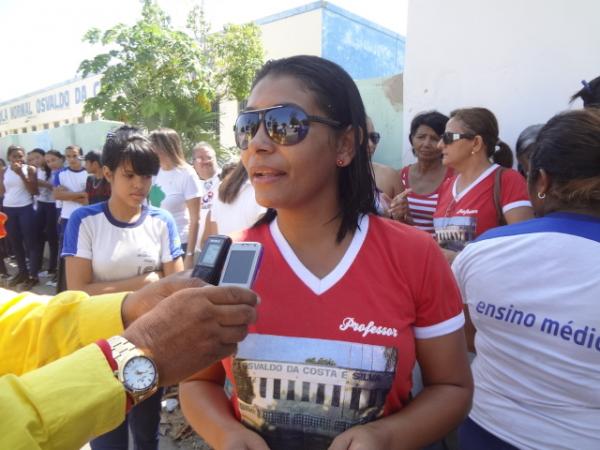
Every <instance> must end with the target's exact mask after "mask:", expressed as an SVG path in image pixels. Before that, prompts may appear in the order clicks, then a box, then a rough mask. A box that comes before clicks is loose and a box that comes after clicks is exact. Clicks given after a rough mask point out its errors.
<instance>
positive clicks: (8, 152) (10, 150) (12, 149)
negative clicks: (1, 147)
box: [6, 145, 25, 158]
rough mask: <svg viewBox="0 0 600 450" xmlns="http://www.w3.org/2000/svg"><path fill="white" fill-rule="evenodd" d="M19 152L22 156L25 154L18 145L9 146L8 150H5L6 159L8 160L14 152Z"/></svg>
mask: <svg viewBox="0 0 600 450" xmlns="http://www.w3.org/2000/svg"><path fill="white" fill-rule="evenodd" d="M19 150H21V151H22V152H23V154H24V153H25V149H24V148H23V147H21V146H20V145H10V146H9V147H8V149H6V157H7V158H10V155H12V154H13V153H14V152H18V151H19Z"/></svg>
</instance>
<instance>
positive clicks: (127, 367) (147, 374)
mask: <svg viewBox="0 0 600 450" xmlns="http://www.w3.org/2000/svg"><path fill="white" fill-rule="evenodd" d="M107 341H108V344H109V345H110V348H111V351H112V356H113V358H114V360H115V362H116V363H117V369H116V370H115V376H116V377H117V379H118V380H119V381H120V382H121V383H122V384H123V387H124V388H125V392H127V394H128V396H129V398H130V399H131V401H132V403H133V405H137V404H138V403H139V402H141V401H142V400H145V399H147V398H148V397H150V396H151V395H152V394H154V393H155V392H156V391H157V390H158V370H157V368H156V364H155V363H154V361H153V360H152V358H150V357H149V356H147V355H146V354H144V352H143V351H142V350H140V349H139V348H137V347H136V346H135V345H133V344H132V343H131V342H129V341H128V340H127V339H125V338H124V337H123V336H113V337H111V338H109V339H107Z"/></svg>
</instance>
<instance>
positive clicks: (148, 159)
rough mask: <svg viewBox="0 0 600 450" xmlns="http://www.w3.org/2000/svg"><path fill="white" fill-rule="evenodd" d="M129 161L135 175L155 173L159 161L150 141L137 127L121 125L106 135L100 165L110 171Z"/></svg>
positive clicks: (158, 166)
mask: <svg viewBox="0 0 600 450" xmlns="http://www.w3.org/2000/svg"><path fill="white" fill-rule="evenodd" d="M127 162H129V163H130V164H131V168H132V169H133V172H134V173H135V174H136V175H142V176H144V175H156V174H157V173H158V169H159V168H160V161H159V159H158V156H157V154H156V152H155V151H154V149H153V148H152V143H151V142H150V140H149V139H148V138H146V137H145V136H144V135H143V134H142V133H141V132H140V130H139V129H137V128H135V127H131V126H128V125H123V126H122V127H120V128H117V129H116V130H115V131H113V132H111V133H109V134H108V135H107V136H106V142H105V144H104V148H103V149H102V165H103V166H106V167H108V168H109V169H110V170H111V171H112V172H114V171H115V170H117V167H119V166H121V165H123V164H125V163H127Z"/></svg>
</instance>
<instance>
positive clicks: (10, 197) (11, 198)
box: [3, 164, 33, 208]
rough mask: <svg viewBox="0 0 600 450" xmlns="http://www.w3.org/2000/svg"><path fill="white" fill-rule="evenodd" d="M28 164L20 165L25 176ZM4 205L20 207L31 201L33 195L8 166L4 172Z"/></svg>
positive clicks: (29, 203)
mask: <svg viewBox="0 0 600 450" xmlns="http://www.w3.org/2000/svg"><path fill="white" fill-rule="evenodd" d="M28 168H29V166H28V165H26V164H23V165H22V166H21V173H23V175H24V176H25V177H27V169H28ZM4 189H5V193H4V203H3V205H4V206H7V207H9V208H22V207H23V206H27V205H31V204H32V203H33V196H32V195H31V194H30V192H29V191H28V190H27V187H26V186H25V182H24V181H23V180H22V179H21V177H20V176H19V175H17V174H16V173H15V171H14V170H12V169H11V168H10V166H8V167H7V168H6V170H5V172H4Z"/></svg>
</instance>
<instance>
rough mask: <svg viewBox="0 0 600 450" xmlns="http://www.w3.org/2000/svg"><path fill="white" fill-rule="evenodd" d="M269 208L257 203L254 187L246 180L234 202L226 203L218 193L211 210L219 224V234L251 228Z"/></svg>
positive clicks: (211, 216)
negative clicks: (220, 198)
mask: <svg viewBox="0 0 600 450" xmlns="http://www.w3.org/2000/svg"><path fill="white" fill-rule="evenodd" d="M266 211H267V209H266V208H265V207H263V206H260V205H259V204H258V203H256V197H255V195H254V188H253V187H252V184H251V183H250V181H246V183H244V184H243V185H242V187H241V188H240V191H239V193H238V196H237V197H236V199H235V200H234V201H233V203H224V202H222V201H221V200H219V196H218V195H217V196H216V197H215V198H214V203H213V206H212V209H211V211H210V218H211V220H212V221H213V222H215V223H216V224H217V231H218V233H219V234H231V233H235V232H236V231H242V230H245V229H246V228H250V227H251V226H252V225H254V223H255V222H256V221H257V220H258V219H259V217H260V216H261V215H262V214H264V213H265V212H266Z"/></svg>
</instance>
